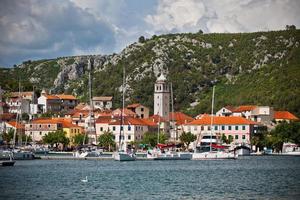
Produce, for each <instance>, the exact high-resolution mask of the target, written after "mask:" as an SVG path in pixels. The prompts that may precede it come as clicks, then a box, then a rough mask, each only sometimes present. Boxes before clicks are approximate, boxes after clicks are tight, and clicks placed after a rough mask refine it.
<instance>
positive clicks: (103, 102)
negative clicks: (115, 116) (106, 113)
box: [92, 96, 113, 110]
mask: <svg viewBox="0 0 300 200" xmlns="http://www.w3.org/2000/svg"><path fill="white" fill-rule="evenodd" d="M112 98H113V97H111V96H102V97H93V99H92V101H93V106H94V109H101V110H103V109H107V110H110V109H111V108H112Z"/></svg>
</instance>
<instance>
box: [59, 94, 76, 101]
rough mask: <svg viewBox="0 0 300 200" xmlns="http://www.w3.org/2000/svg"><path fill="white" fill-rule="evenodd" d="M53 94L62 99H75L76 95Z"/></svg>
mask: <svg viewBox="0 0 300 200" xmlns="http://www.w3.org/2000/svg"><path fill="white" fill-rule="evenodd" d="M55 96H57V97H58V98H60V99H64V100H76V97H74V96H73V95H70V94H56V95H55Z"/></svg>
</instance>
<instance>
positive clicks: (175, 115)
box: [169, 112, 194, 125]
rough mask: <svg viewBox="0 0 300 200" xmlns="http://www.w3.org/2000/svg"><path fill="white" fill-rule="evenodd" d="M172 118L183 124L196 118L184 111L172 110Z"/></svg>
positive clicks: (178, 123)
mask: <svg viewBox="0 0 300 200" xmlns="http://www.w3.org/2000/svg"><path fill="white" fill-rule="evenodd" d="M169 116H170V117H169V118H170V120H174V121H176V124H177V125H182V124H186V123H188V122H191V121H193V120H194V118H192V117H190V116H188V115H186V114H184V113H182V112H174V113H173V112H171V113H170V115H169Z"/></svg>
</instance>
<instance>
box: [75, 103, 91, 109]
mask: <svg viewBox="0 0 300 200" xmlns="http://www.w3.org/2000/svg"><path fill="white" fill-rule="evenodd" d="M89 109H90V106H89V105H88V104H86V103H79V104H78V105H77V106H76V107H75V110H89Z"/></svg>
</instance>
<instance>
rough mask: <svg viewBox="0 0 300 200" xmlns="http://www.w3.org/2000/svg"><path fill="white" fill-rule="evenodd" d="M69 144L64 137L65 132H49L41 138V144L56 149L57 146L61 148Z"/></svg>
mask: <svg viewBox="0 0 300 200" xmlns="http://www.w3.org/2000/svg"><path fill="white" fill-rule="evenodd" d="M69 142H70V140H69V138H67V137H66V132H64V131H63V130H57V131H55V132H50V133H48V134H47V135H45V136H43V143H45V144H50V145H51V147H54V145H55V146H56V148H57V147H58V145H59V144H62V145H63V148H64V147H65V146H66V145H68V144H69Z"/></svg>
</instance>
